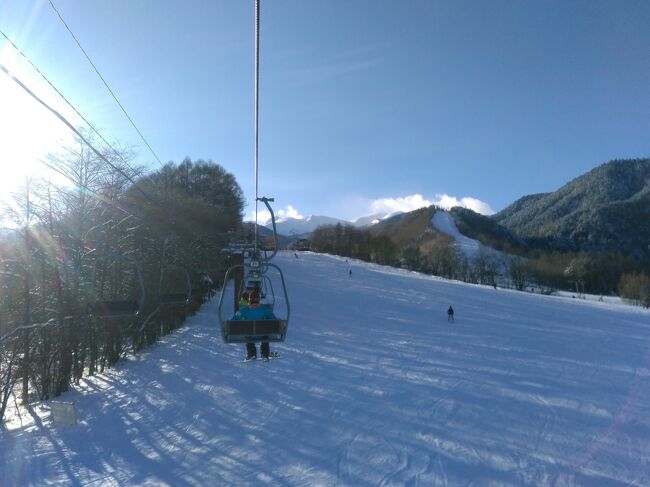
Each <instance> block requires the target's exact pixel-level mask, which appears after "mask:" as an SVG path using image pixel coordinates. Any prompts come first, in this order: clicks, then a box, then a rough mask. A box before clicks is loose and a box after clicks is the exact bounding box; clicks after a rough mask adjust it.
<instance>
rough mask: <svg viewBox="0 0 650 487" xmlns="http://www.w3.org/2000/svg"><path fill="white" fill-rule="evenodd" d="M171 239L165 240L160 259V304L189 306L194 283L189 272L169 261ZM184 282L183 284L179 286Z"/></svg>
mask: <svg viewBox="0 0 650 487" xmlns="http://www.w3.org/2000/svg"><path fill="white" fill-rule="evenodd" d="M170 240H171V239H170V237H167V238H165V241H164V242H163V247H162V256H161V258H160V280H159V283H158V302H159V303H160V304H165V305H178V304H189V303H190V301H191V299H192V282H191V281H190V273H189V271H188V270H187V269H186V268H185V267H183V266H180V265H177V264H172V263H170V262H168V260H167V249H168V248H169V243H170ZM178 281H182V283H183V284H180V285H179V284H177V282H178Z"/></svg>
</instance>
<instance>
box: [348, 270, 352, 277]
mask: <svg viewBox="0 0 650 487" xmlns="http://www.w3.org/2000/svg"><path fill="white" fill-rule="evenodd" d="M348 273H349V274H350V277H352V269H350V270H349V271H348Z"/></svg>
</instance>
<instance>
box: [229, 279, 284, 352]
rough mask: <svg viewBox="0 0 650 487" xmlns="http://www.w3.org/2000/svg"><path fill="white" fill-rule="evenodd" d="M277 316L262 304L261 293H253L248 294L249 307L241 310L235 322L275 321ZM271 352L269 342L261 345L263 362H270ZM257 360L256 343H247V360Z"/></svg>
mask: <svg viewBox="0 0 650 487" xmlns="http://www.w3.org/2000/svg"><path fill="white" fill-rule="evenodd" d="M275 319H277V318H276V316H275V315H274V314H273V311H271V310H270V309H269V308H268V306H264V305H261V304H260V293H259V291H251V292H250V293H249V294H248V305H247V306H244V307H243V308H241V309H240V310H239V311H237V313H235V316H233V320H275ZM270 354H271V350H270V347H269V342H262V344H261V345H260V355H261V356H262V359H263V360H269V356H270ZM256 358H257V348H256V347H255V343H254V342H247V343H246V360H254V359H256Z"/></svg>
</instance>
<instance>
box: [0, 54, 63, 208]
mask: <svg viewBox="0 0 650 487" xmlns="http://www.w3.org/2000/svg"><path fill="white" fill-rule="evenodd" d="M0 63H2V64H3V65H4V66H6V67H7V68H8V69H9V70H10V71H11V72H12V73H13V74H14V75H15V76H16V77H17V78H18V79H20V80H21V81H22V82H23V83H25V85H27V86H28V87H29V88H30V89H31V90H32V91H34V92H36V93H37V94H38V96H39V97H41V98H42V99H44V100H45V101H46V102H47V103H50V102H52V103H54V102H56V100H55V99H54V97H53V95H52V94H51V93H50V91H51V89H49V87H47V86H46V85H44V82H42V81H40V80H39V79H38V78H37V77H36V76H34V75H33V74H30V73H29V70H28V69H27V68H26V67H25V66H24V65H21V64H20V63H19V62H17V61H16V60H15V59H12V56H10V55H8V54H7V50H6V49H5V50H4V51H2V50H0ZM69 140H70V131H69V129H68V128H67V127H66V126H65V125H64V124H63V123H61V121H60V120H58V119H57V118H56V117H55V116H54V115H53V114H52V113H51V112H50V111H48V110H47V109H46V108H45V107H43V106H42V105H41V104H40V103H38V102H37V101H36V100H35V99H34V98H32V97H31V96H30V95H28V94H27V93H26V92H25V91H24V90H23V89H22V88H21V87H20V86H18V85H17V84H16V83H15V82H14V81H13V80H12V79H11V78H9V77H8V76H7V75H6V74H5V73H4V72H0V170H1V171H2V173H1V176H0V199H3V200H6V199H7V198H8V197H9V196H10V195H11V193H12V192H13V191H15V189H16V188H17V187H18V186H20V185H21V184H22V183H23V182H24V180H25V177H26V176H35V177H41V176H47V173H48V172H49V170H48V169H47V168H46V167H45V166H44V165H43V164H42V163H41V162H40V160H42V159H43V158H44V157H45V156H46V154H47V153H48V152H58V151H59V150H60V148H61V147H62V145H63V144H65V143H66V141H69Z"/></svg>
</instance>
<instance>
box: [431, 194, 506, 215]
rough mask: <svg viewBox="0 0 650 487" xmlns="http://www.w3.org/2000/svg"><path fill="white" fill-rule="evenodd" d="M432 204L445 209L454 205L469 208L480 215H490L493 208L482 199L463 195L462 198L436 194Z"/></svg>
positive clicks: (492, 212)
mask: <svg viewBox="0 0 650 487" xmlns="http://www.w3.org/2000/svg"><path fill="white" fill-rule="evenodd" d="M433 204H434V205H437V206H440V207H441V208H444V209H446V210H448V209H450V208H453V207H454V206H462V207H463V208H467V209H469V210H472V211H475V212H476V213H480V214H481V215H492V214H494V210H493V209H492V208H490V205H489V204H487V203H486V202H484V201H481V200H479V199H476V198H472V197H470V196H465V197H463V198H460V199H458V198H456V197H455V196H449V195H448V194H446V193H445V194H437V195H436V199H435V200H434V202H433Z"/></svg>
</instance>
